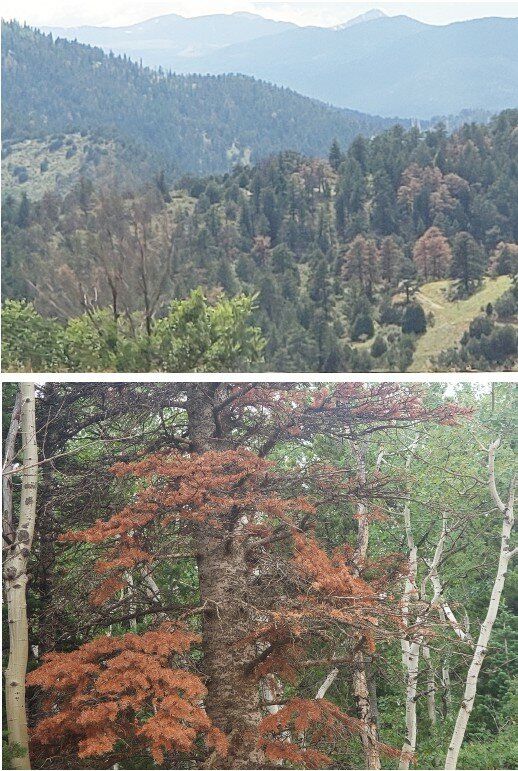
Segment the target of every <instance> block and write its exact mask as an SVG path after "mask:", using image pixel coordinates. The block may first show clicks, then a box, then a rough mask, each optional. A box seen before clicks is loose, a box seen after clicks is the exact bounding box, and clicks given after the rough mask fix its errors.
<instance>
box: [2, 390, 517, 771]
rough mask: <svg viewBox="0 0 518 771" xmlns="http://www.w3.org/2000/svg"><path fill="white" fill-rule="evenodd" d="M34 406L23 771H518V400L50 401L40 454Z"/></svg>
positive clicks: (19, 611)
mask: <svg viewBox="0 0 518 771" xmlns="http://www.w3.org/2000/svg"><path fill="white" fill-rule="evenodd" d="M27 389H28V386H27V384H24V385H22V386H21V389H18V390H17V389H16V388H15V387H14V386H6V387H5V392H4V435H5V437H6V442H5V445H4V446H5V447H6V457H5V463H4V479H5V480H6V482H5V483H4V544H5V548H6V555H7V556H6V559H5V562H4V579H5V589H6V593H7V596H8V600H9V611H8V616H9V617H8V619H7V620H8V622H9V628H10V630H11V632H12V634H11V637H10V642H9V651H8V655H9V666H8V669H7V671H6V691H7V695H8V699H7V728H8V735H7V745H6V750H5V759H6V762H7V763H8V764H10V765H11V766H12V767H15V768H31V767H34V768H55V769H59V768H61V769H62V768H78V769H79V768H99V769H101V768H114V767H115V768H165V769H167V768H173V769H190V768H207V769H210V768H212V769H259V768H277V767H281V768H328V767H329V768H395V767H398V766H399V767H400V768H445V767H446V768H457V767H472V768H473V767H475V766H474V765H471V766H468V765H466V764H469V763H472V759H471V758H472V756H471V755H470V752H477V746H478V745H477V742H478V743H480V742H482V743H483V742H485V744H486V745H490V744H491V742H498V741H504V742H505V743H506V750H505V751H504V750H502V749H501V748H500V750H499V751H500V752H504V755H505V753H507V755H505V757H504V758H503V761H504V764H503V765H501V767H502V768H506V767H508V768H511V767H512V762H513V760H512V751H513V750H512V747H513V743H512V736H513V734H512V719H511V718H509V717H507V716H506V715H507V713H506V712H505V710H507V709H509V710H510V709H511V707H510V706H509V705H508V702H509V700H511V701H512V698H511V695H510V694H511V693H512V683H511V681H512V675H511V674H509V677H508V680H505V678H504V681H505V682H504V684H503V685H502V677H503V675H504V674H506V673H509V672H510V671H512V670H510V668H509V659H511V660H512V655H513V651H514V655H515V654H516V636H514V637H513V634H512V621H511V618H512V609H513V601H512V596H511V594H510V592H509V591H508V589H506V587H509V586H510V589H511V591H512V587H513V578H512V576H513V575H516V574H512V557H513V556H514V554H515V551H516V550H515V549H514V547H513V546H512V543H511V538H512V535H511V530H512V526H513V514H512V508H513V496H514V484H515V481H514V478H513V469H512V466H513V450H514V448H515V442H516V438H515V436H513V433H512V428H513V427H512V416H513V388H512V387H511V386H507V385H505V384H499V385H497V386H495V387H494V389H493V392H492V393H488V392H487V391H486V390H485V389H484V388H478V389H477V388H476V387H474V386H473V387H472V386H468V385H465V386H462V387H461V386H459V387H458V388H457V389H456V390H455V389H453V390H452V389H451V388H450V389H449V390H448V389H446V388H445V386H443V385H441V384H434V385H430V384H429V385H423V386H420V387H416V386H413V385H406V384H396V383H333V384H329V385H327V386H324V385H322V384H308V383H283V384H279V383H268V384H258V383H248V384H247V383H236V384H231V383H215V382H204V383H190V384H185V383H162V384H155V385H153V384H132V383H125V384H118V383H112V384H88V383H75V384H74V383H72V384H70V383H69V384H58V383H46V384H44V385H42V386H40V387H38V388H37V389H36V398H35V424H34V425H35V429H32V433H31V422H30V421H31V414H34V408H33V412H32V413H30V412H29V413H28V412H27V409H28V407H27V398H28V397H27V394H29V397H30V391H28V390H27ZM514 406H515V405H514ZM20 414H21V423H22V426H21V432H20V425H19V424H20ZM34 431H35V434H36V439H37V448H36V451H37V455H36V454H35V452H34V451H33V449H32V445H31V441H32V440H30V436H32V437H34ZM468 455H469V457H468ZM488 464H489V465H488ZM28 475H29V476H28ZM28 483H29V484H31V485H32V487H31V496H29V497H31V501H30V502H29V503H28V496H27V495H26V494H25V495H24V493H23V491H22V492H21V493H20V485H21V484H24V485H25V484H28ZM6 496H7V498H6ZM6 500H7V504H8V508H7V509H6ZM27 507H32V508H31V511H30V512H29V513H28V512H27ZM33 509H34V510H35V512H34V511H33ZM27 517H29V518H30V520H31V523H32V528H33V530H34V532H35V535H34V545H33V546H32V548H31V543H30V542H31V541H32V536H30V537H29V541H27V539H26V538H25V536H24V534H23V533H24V527H25V526H24V522H25V521H26V519H27ZM499 533H500V534H501V537H500V536H499ZM13 566H14V567H13ZM13 570H14V573H13ZM508 572H510V573H511V577H509V576H508V581H507V584H506V583H505V579H506V573H508ZM514 585H516V584H515V583H514ZM25 586H27V589H26V590H25ZM25 603H26V604H27V607H28V618H27V616H26V615H25V611H24V608H25ZM501 619H503V626H502V621H501ZM506 624H507V626H508V627H509V631H507V632H506V628H507V627H506ZM14 630H16V633H14V634H13V631H14ZM477 637H478V643H475V642H474V640H476V639H477ZM24 639H25V640H26V643H24V642H23V640H24ZM493 639H494V640H495V643H494V645H493V642H492V641H493ZM24 645H25V648H24V647H23V646H24ZM27 646H29V649H30V655H29V658H28V663H27V653H26V652H25V654H24V650H25V651H26V649H27ZM480 646H483V648H481V647H480ZM513 646H514V647H513ZM504 649H505V651H506V652H507V657H508V663H507V664H505V663H504V664H499V661H500V659H499V655H500V654H501V653H502V650H504ZM24 655H25V664H24V659H23V657H24ZM486 656H487V660H486V663H484V659H485V658H486ZM13 662H15V664H16V666H17V667H18V668H17V670H16V672H17V676H16V678H15V680H16V683H17V685H16V688H15V690H16V689H17V694H18V697H17V698H18V701H17V704H16V706H15V707H13V704H12V699H9V694H10V689H11V690H12V689H13V688H14V687H15V686H14V685H13V683H14V680H13ZM488 662H489V664H488ZM26 665H27V666H28V670H29V674H28V675H27V679H26V688H25V690H24V689H23V674H24V672H25V669H24V667H25V666H26ZM20 667H21V668H20ZM499 667H500V669H499ZM495 671H497V672H498V674H499V676H500V683H499V688H500V690H499V702H498V704H499V706H498V709H499V710H500V711H499V712H498V714H497V712H495V710H496V706H495V705H496V701H495V699H494V698H493V695H494V687H493V686H492V685H491V682H490V681H491V677H493V678H494V677H495ZM20 672H21V673H22V674H21V680H20ZM477 689H478V690H479V691H480V694H481V695H480V696H477ZM492 689H493V690H492ZM477 699H478V701H477ZM479 702H480V704H479ZM506 705H507V706H506ZM482 706H484V708H485V709H486V710H489V711H490V710H491V709H492V710H493V712H494V715H495V722H497V723H498V725H497V730H495V728H494V726H489V725H488V722H487V716H485V715H486V713H485V712H484V711H483V710H481V708H482ZM25 709H26V713H27V715H28V725H29V735H28V739H27V738H24V736H25V737H26V733H25V734H24V730H25V729H24V726H23V720H24V716H25ZM20 721H21V722H20ZM484 721H486V722H484ZM470 726H473V727H474V728H473V730H472V731H471V733H470ZM475 729H476V730H475ZM481 737H482V738H481ZM495 746H496V745H495ZM514 746H515V745H514ZM505 763H507V764H508V765H505ZM457 764H458V765H457ZM463 764H464V765H463ZM480 767H482V766H480ZM487 767H490V766H487ZM493 767H495V768H496V767H498V766H496V765H495V766H493Z"/></svg>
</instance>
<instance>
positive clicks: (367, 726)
mask: <svg viewBox="0 0 518 771" xmlns="http://www.w3.org/2000/svg"><path fill="white" fill-rule="evenodd" d="M351 446H352V449H353V452H354V455H355V457H356V466H357V469H358V480H359V482H360V484H361V485H362V487H364V486H365V485H366V482H367V468H366V461H365V455H366V447H365V444H361V445H359V444H357V443H356V442H354V441H353V440H352V439H351ZM382 462H383V450H380V452H379V454H378V457H377V460H376V471H379V469H380V466H381V464H382ZM368 514H369V512H368V507H367V505H366V503H364V502H363V501H360V502H359V503H358V506H357V507H356V518H357V520H358V541H357V545H356V549H355V552H354V556H353V575H355V576H358V575H360V572H361V569H362V568H363V566H364V564H365V560H366V559H367V553H368V549H369V517H368ZM367 667H368V662H367V661H366V658H365V654H364V653H363V651H362V650H358V651H357V652H356V653H355V654H354V657H353V690H354V697H355V699H356V705H357V710H358V717H359V718H360V720H361V721H362V723H363V727H364V728H363V731H362V733H361V737H360V738H361V743H362V747H363V754H364V758H365V767H366V768H368V769H379V768H381V760H380V753H379V749H378V740H379V736H378V725H377V719H376V713H377V709H376V704H375V695H374V697H373V694H371V692H370V690H369V683H368V672H367ZM335 677H336V675H335ZM333 679H334V678H333ZM324 684H325V683H324ZM322 687H323V686H322ZM317 698H318V697H317Z"/></svg>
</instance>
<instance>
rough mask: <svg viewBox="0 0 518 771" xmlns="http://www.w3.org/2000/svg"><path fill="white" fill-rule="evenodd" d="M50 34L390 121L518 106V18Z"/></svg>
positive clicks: (259, 21)
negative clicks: (240, 77) (254, 82)
mask: <svg viewBox="0 0 518 771" xmlns="http://www.w3.org/2000/svg"><path fill="white" fill-rule="evenodd" d="M48 31H52V33H53V34H54V35H58V36H61V37H66V38H68V39H74V38H76V39H77V40H78V41H80V42H84V43H90V44H92V45H98V46H101V47H102V48H103V49H104V50H105V51H110V50H112V51H113V52H114V53H126V54H127V55H128V56H130V57H131V58H132V59H134V60H137V61H138V60H140V59H142V62H143V63H144V64H146V65H149V66H151V67H158V66H162V67H163V68H164V69H171V70H173V71H174V72H177V73H192V72H196V73H202V74H203V73H205V74H220V73H242V74H246V75H251V76H253V77H256V78H261V79H263V80H267V81H269V82H272V83H274V84H277V85H283V86H288V87H289V88H292V89H294V90H296V91H298V92H300V93H301V94H304V95H307V96H311V97H315V98H318V99H321V100H324V101H327V102H329V103H331V104H333V105H336V106H340V107H347V108H351V109H355V110H359V111H361V112H367V113H374V114H381V115H384V116H387V117H388V116H402V117H419V118H431V117H433V116H436V115H448V114H455V113H458V112H460V111H462V110H464V109H470V110H473V109H474V110H476V109H485V110H492V111H498V110H501V109H505V108H507V107H514V106H516V105H517V104H518V46H517V45H516V41H517V40H518V19H504V18H485V19H475V20H471V21H463V22H457V23H454V24H448V25H445V26H432V25H429V24H424V23H422V22H419V21H416V20H415V19H411V18H409V17H408V16H393V17H388V16H385V15H384V14H383V13H382V12H381V11H377V10H373V11H372V12H369V13H367V14H363V15H362V16H361V17H358V18H357V19H353V20H351V21H350V22H347V23H346V24H344V25H339V26H338V27H335V28H322V27H298V26H296V25H294V24H289V23H284V22H274V21H271V20H268V19H264V18H262V17H261V16H257V15H254V14H243V13H237V14H230V15H223V14H219V15H214V16H205V17H196V18H189V19H185V18H183V17H181V16H177V15H168V16H164V17H159V18H157V19H151V20H149V21H146V22H143V23H141V24H137V25H133V26H131V27H120V28H98V27H79V28H72V29H63V28H49V29H48Z"/></svg>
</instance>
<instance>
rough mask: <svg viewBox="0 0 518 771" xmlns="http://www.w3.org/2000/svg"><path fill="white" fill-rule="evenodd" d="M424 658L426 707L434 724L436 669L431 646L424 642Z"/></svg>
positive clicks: (435, 715) (435, 714)
mask: <svg viewBox="0 0 518 771" xmlns="http://www.w3.org/2000/svg"><path fill="white" fill-rule="evenodd" d="M423 659H424V660H425V661H426V675H427V676H426V708H427V710H428V718H429V720H430V723H431V724H432V725H435V724H436V723H437V709H436V707H435V670H434V667H433V664H432V657H431V655H430V648H429V647H428V645H426V644H425V643H423Z"/></svg>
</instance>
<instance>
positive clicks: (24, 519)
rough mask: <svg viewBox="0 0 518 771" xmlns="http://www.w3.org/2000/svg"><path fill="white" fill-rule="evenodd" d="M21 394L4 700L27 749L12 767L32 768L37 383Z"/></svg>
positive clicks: (10, 724) (10, 723) (16, 737)
mask: <svg viewBox="0 0 518 771" xmlns="http://www.w3.org/2000/svg"><path fill="white" fill-rule="evenodd" d="M20 395H21V432H22V459H23V471H22V489H21V499H20V515H19V518H18V523H17V526H16V528H15V529H14V525H13V528H12V533H11V536H10V543H9V546H8V550H7V555H6V557H5V561H4V581H5V592H6V596H7V617H8V623H9V661H8V664H7V668H6V671H5V686H6V687H5V691H6V697H5V701H6V714H7V729H8V732H9V744H16V745H18V746H19V747H21V748H22V749H24V750H25V754H24V755H23V756H22V757H19V758H14V759H13V766H14V768H17V769H29V768H30V767H31V766H30V758H29V740H28V733H27V711H26V705H25V676H26V673H27V659H28V655H29V631H28V623H27V596H26V594H27V561H28V557H29V554H30V550H31V546H32V540H33V537H34V526H35V522H36V492H37V480H38V448H37V445H36V418H35V395H34V384H32V383H22V384H21V385H20ZM13 531H14V532H13Z"/></svg>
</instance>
